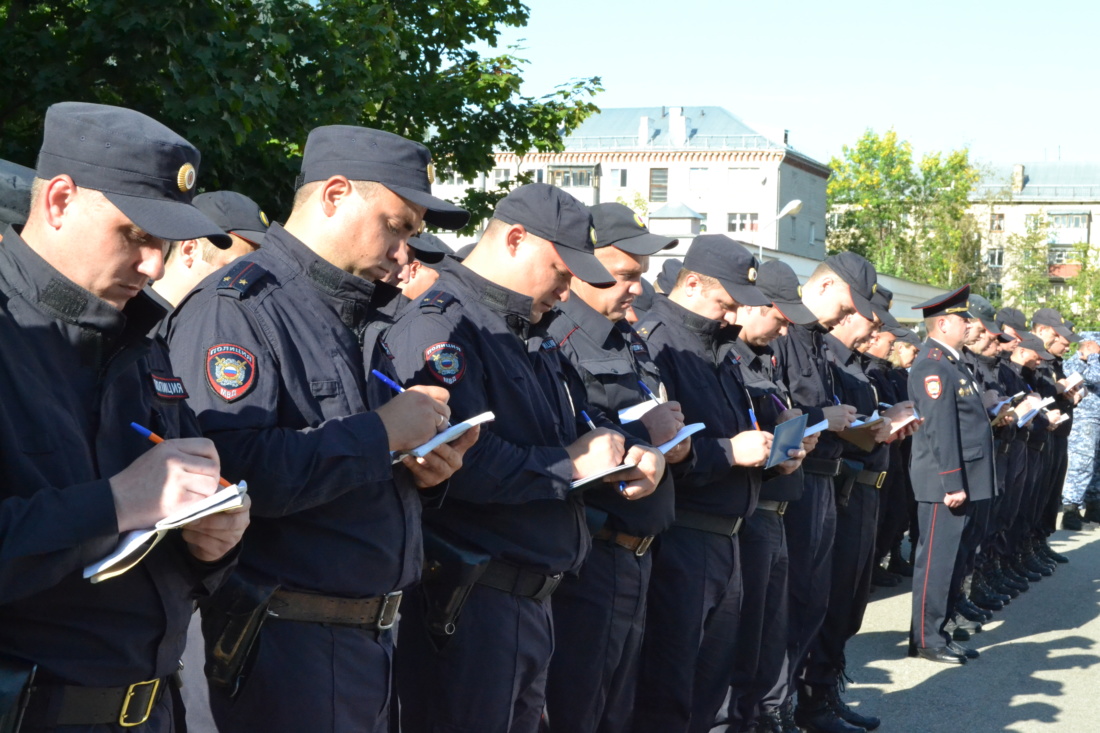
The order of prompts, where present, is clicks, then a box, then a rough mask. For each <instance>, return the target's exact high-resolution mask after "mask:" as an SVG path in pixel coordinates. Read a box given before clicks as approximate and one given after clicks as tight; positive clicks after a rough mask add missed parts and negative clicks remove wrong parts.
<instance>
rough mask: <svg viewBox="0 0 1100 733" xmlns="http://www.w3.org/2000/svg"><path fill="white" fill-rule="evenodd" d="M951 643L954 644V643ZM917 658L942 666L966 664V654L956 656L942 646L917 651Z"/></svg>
mask: <svg viewBox="0 0 1100 733" xmlns="http://www.w3.org/2000/svg"><path fill="white" fill-rule="evenodd" d="M951 643H952V644H954V642H951ZM917 656H918V657H920V658H921V659H927V660H928V661H929V662H939V663H941V664H966V655H965V654H956V653H955V652H953V651H951V650H950V649H946V648H944V647H942V646H937V647H928V648H922V649H917Z"/></svg>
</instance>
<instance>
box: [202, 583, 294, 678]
mask: <svg viewBox="0 0 1100 733" xmlns="http://www.w3.org/2000/svg"><path fill="white" fill-rule="evenodd" d="M278 588H279V586H277V585H275V586H261V585H254V584H252V583H249V582H248V581H246V580H244V579H242V578H241V577H240V576H239V575H237V574H233V575H230V576H229V580H228V581H226V583H225V585H223V586H222V587H221V588H219V589H218V590H217V592H215V593H214V594H213V595H212V596H210V598H208V599H206V600H204V601H202V602H201V603H200V604H199V607H200V608H201V609H202V635H203V638H204V640H205V643H206V666H205V667H204V671H205V672H206V678H207V679H208V680H209V681H210V683H211V684H212V685H214V686H216V687H219V688H221V689H223V690H225V692H226V693H227V694H228V695H229V697H230V698H231V699H232V698H236V696H237V695H238V694H239V693H240V691H241V686H242V684H243V683H244V679H245V677H246V676H247V675H248V671H249V666H250V665H249V664H248V662H249V660H250V659H251V657H252V656H253V654H252V651H253V648H254V647H255V645H256V640H257V639H258V638H259V636H260V628H261V627H262V626H263V623H264V619H266V618H267V616H268V613H267V607H268V605H269V604H270V603H271V596H272V595H273V594H274V593H275V591H276V590H278Z"/></svg>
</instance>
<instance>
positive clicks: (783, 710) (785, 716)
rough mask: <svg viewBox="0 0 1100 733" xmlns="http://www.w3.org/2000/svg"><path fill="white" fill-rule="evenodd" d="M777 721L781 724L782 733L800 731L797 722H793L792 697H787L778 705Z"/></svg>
mask: <svg viewBox="0 0 1100 733" xmlns="http://www.w3.org/2000/svg"><path fill="white" fill-rule="evenodd" d="M779 721H780V722H781V723H782V724H783V733H802V729H801V728H799V727H798V723H796V722H794V699H793V698H790V697H788V698H787V699H786V700H784V701H783V704H782V705H780V706H779Z"/></svg>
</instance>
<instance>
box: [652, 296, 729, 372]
mask: <svg viewBox="0 0 1100 733" xmlns="http://www.w3.org/2000/svg"><path fill="white" fill-rule="evenodd" d="M653 311H655V312H657V313H662V312H664V313H666V314H668V315H669V316H671V317H672V318H675V319H677V320H678V321H679V322H680V323H683V324H684V327H685V328H687V330H689V331H691V332H692V333H694V334H695V335H697V336H698V337H699V340H700V341H702V342H703V346H704V347H706V349H707V352H708V353H710V354H711V356H712V358H713V359H714V363H715V364H717V363H718V362H719V361H721V360H722V358H723V357H724V354H721V353H719V352H720V351H721V350H722V349H721V347H722V346H723V345H724V344H727V343H730V342H732V341H735V340H736V339H737V334H739V333H741V328H740V327H739V326H727V325H726V323H725V321H716V320H714V319H713V318H704V317H703V316H700V315H696V314H695V313H692V312H691V311H689V310H688V309H687V308H685V307H683V306H682V305H679V304H678V303H674V302H672V300H670V299H669V298H668V296H664V295H661V296H658V297H657V298H654V299H653Z"/></svg>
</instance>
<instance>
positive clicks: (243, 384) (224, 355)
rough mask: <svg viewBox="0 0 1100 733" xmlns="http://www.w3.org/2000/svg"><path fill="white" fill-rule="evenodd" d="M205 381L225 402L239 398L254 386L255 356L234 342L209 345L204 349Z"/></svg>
mask: <svg viewBox="0 0 1100 733" xmlns="http://www.w3.org/2000/svg"><path fill="white" fill-rule="evenodd" d="M206 382H207V384H209V385H210V389H212V390H214V394H216V395H218V397H221V398H222V399H223V400H225V401H226V402H233V401H235V400H239V399H240V398H242V397H244V396H245V395H246V394H248V393H249V391H251V389H252V388H253V387H255V386H256V357H255V356H253V354H252V352H251V351H249V350H248V349H246V348H244V347H243V346H237V345H236V344H218V345H217V346H211V347H210V348H209V349H207V350H206Z"/></svg>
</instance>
